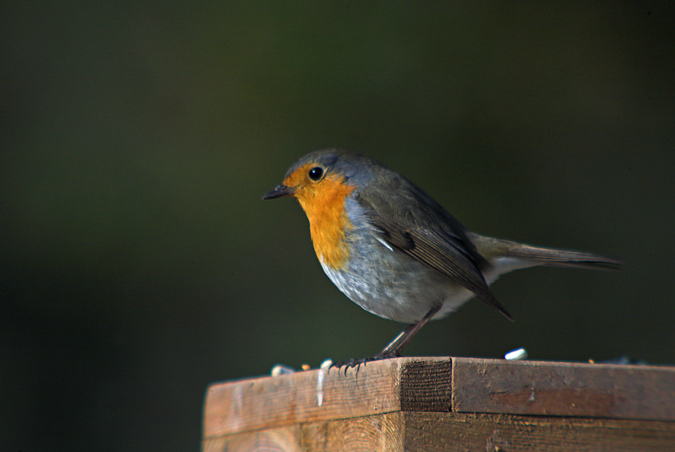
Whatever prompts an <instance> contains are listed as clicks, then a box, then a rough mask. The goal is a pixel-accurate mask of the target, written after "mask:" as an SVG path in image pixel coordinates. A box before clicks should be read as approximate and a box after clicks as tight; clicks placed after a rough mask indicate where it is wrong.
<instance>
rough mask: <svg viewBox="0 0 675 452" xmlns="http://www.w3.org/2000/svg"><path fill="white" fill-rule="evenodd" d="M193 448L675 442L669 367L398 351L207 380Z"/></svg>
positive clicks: (579, 447)
mask: <svg viewBox="0 0 675 452" xmlns="http://www.w3.org/2000/svg"><path fill="white" fill-rule="evenodd" d="M203 434H204V436H203V443H202V449H203V450H204V451H206V452H223V451H240V450H242V451H262V450H266V451H277V450H278V451H292V452H295V451H303V452H308V451H337V450H345V451H347V450H374V451H389V450H391V451H396V450H414V451H440V450H444V451H445V450H448V451H454V450H461V451H464V450H495V451H496V450H501V451H508V450H552V451H563V450H576V451H591V450H593V451H596V450H613V451H614V450H619V451H622V450H640V451H642V450H644V451H652V450H654V451H656V450H675V368H672V367H649V366H619V365H602V364H600V365H595V364H577V363H575V364H572V363H551V362H533V361H524V362H508V361H504V360H484V359H472V358H452V359H451V358H398V359H391V360H384V361H379V362H372V363H369V364H367V365H366V366H365V367H364V366H362V367H361V368H360V370H359V371H358V372H356V370H355V369H350V370H349V371H348V372H347V374H346V375H345V373H344V370H343V371H342V372H337V371H336V369H332V370H331V371H330V372H328V371H327V370H325V369H323V370H313V371H306V372H298V373H296V374H291V375H284V376H279V377H264V378H257V379H251V380H242V381H236V382H228V383H221V384H214V385H212V386H211V387H210V388H209V390H208V391H207V395H206V401H205V409H204V432H203Z"/></svg>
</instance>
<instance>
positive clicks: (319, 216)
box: [263, 148, 622, 372]
mask: <svg viewBox="0 0 675 452" xmlns="http://www.w3.org/2000/svg"><path fill="white" fill-rule="evenodd" d="M282 197H294V198H295V199H297V201H298V202H299V203H300V206H301V207H302V209H303V210H304V212H305V214H306V216H307V219H308V220H309V229H310V235H311V239H312V243H313V245H314V250H315V252H316V255H317V257H318V259H319V262H320V264H321V267H322V268H323V270H324V272H325V273H326V275H327V276H328V278H329V279H330V280H331V281H332V282H333V283H334V284H335V285H336V286H337V288H338V289H339V290H340V291H341V292H342V293H343V294H344V295H346V296H347V297H348V298H349V299H350V300H352V301H353V302H354V303H356V304H357V305H358V306H360V307H361V308H363V309H364V310H366V311H368V312H370V313H372V314H375V315H377V316H379V317H382V318H385V319H388V320H393V321H396V322H401V323H405V324H407V327H405V328H404V329H403V330H402V331H401V332H400V334H398V335H397V336H396V337H395V338H394V339H393V340H392V341H391V342H389V343H388V344H387V345H386V346H385V347H384V348H383V349H382V350H381V351H380V352H379V353H377V354H375V355H374V356H371V357H367V358H361V359H350V360H348V361H346V362H344V363H339V364H337V365H338V366H342V365H346V366H347V367H346V369H347V368H349V367H355V366H360V365H361V364H363V363H366V362H369V361H373V360H380V359H387V358H394V357H398V356H400V355H401V352H402V351H403V349H404V348H405V346H406V345H407V344H408V343H409V342H410V340H411V339H412V338H413V337H414V336H415V335H416V334H417V333H418V332H419V330H420V329H421V328H422V327H423V326H424V325H425V324H426V323H427V322H428V321H430V320H437V319H441V318H443V317H445V316H447V315H448V314H450V313H451V312H453V311H455V310H456V309H457V308H459V307H460V306H461V305H463V304H464V303H466V302H467V301H469V300H470V299H472V298H476V299H478V300H480V301H482V302H484V303H486V304H487V305H488V306H491V307H493V308H495V309H496V310H497V311H499V312H500V313H501V314H502V315H503V316H504V317H506V318H507V319H509V320H511V321H513V318H512V316H511V314H509V312H508V311H507V310H506V309H505V308H504V307H503V306H502V305H501V304H500V302H499V301H498V300H497V298H495V296H494V295H493V293H492V292H491V291H490V289H489V286H490V284H492V283H493V282H494V281H495V280H497V278H499V277H500V276H501V275H503V274H505V273H508V272H511V271H513V270H518V269H523V268H528V267H535V266H551V267H577V268H588V269H618V268H620V267H621V265H622V262H621V261H620V260H618V259H614V258H610V257H606V256H601V255H599V254H595V253H590V252H585V251H573V250H566V249H557V248H547V247H540V246H532V245H527V244H525V243H520V242H515V241H511V240H504V239H499V238H495V237H489V236H485V235H480V234H478V233H475V232H472V231H470V230H468V229H467V228H465V227H464V226H463V225H462V224H461V223H460V222H459V221H458V220H457V219H455V217H453V216H452V215H451V214H450V213H448V211H447V210H445V209H444V208H443V207H442V206H441V205H440V204H439V203H438V202H436V201H435V200H434V199H432V198H431V197H430V196H429V195H427V194H426V193H425V192H424V191H422V189H420V188H418V187H417V186H416V185H415V184H413V183H412V182H410V181H409V180H408V179H406V178H405V177H404V176H402V175H401V174H399V173H398V172H396V171H394V170H392V169H389V168H388V167H386V166H385V165H383V164H381V163H379V162H377V161H375V160H373V159H371V158H369V157H367V156H365V155H362V154H359V153H355V152H352V151H348V150H345V149H339V148H334V149H323V150H319V151H315V152H311V153H309V154H307V155H305V156H303V157H301V158H300V159H299V160H298V161H296V162H295V163H294V164H293V165H292V166H291V167H290V168H289V169H288V171H287V172H286V175H285V177H284V179H283V181H282V183H281V184H279V185H277V186H276V187H275V188H274V189H273V190H271V191H270V192H268V193H266V194H265V195H264V196H263V200H267V199H276V198H282ZM346 369H345V372H346Z"/></svg>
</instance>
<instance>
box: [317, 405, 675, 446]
mask: <svg viewBox="0 0 675 452" xmlns="http://www.w3.org/2000/svg"><path fill="white" fill-rule="evenodd" d="M403 416H404V419H405V431H406V436H405V445H404V448H403V449H399V450H406V451H428V452H431V451H444V452H445V451H457V452H460V451H461V452H464V451H467V450H480V451H495V452H496V451H551V452H563V451H574V452H601V451H608V452H609V451H612V452H616V451H635V452H651V451H663V452H665V451H670V452H672V451H673V450H675V423H673V422H657V421H628V420H615V419H590V418H564V417H539V416H516V415H503V414H500V415H493V414H467V413H420V412H413V413H403ZM315 450H319V449H315Z"/></svg>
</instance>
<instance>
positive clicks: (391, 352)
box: [329, 305, 441, 375]
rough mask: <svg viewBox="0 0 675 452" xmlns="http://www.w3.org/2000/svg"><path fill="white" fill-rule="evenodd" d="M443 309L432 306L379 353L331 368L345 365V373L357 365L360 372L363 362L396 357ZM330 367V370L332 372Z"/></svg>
mask: <svg viewBox="0 0 675 452" xmlns="http://www.w3.org/2000/svg"><path fill="white" fill-rule="evenodd" d="M440 309H441V306H440V305H439V306H435V307H433V308H431V310H430V311H429V312H427V315H425V316H424V317H423V318H422V320H420V321H419V322H416V323H411V324H410V325H408V326H407V327H406V328H405V329H404V330H403V331H401V332H400V333H399V334H398V336H396V337H395V338H394V340H393V341H391V342H390V343H389V344H388V345H387V346H386V347H384V348H383V349H382V351H381V352H380V353H378V354H377V355H375V356H372V357H370V358H361V359H353V358H352V359H349V360H347V361H345V362H343V363H333V364H331V365H330V368H332V367H337V368H338V369H340V368H342V367H343V366H345V375H346V374H347V369H349V368H350V367H356V372H357V373H358V371H359V368H360V367H361V364H364V365H365V364H366V363H368V362H370V361H377V360H380V359H387V358H396V357H397V356H399V355H400V354H401V352H402V351H403V349H404V348H405V346H406V345H408V342H410V340H411V339H412V338H413V337H414V336H415V335H416V334H417V332H418V331H419V330H420V329H421V328H422V327H423V326H424V325H426V323H427V322H428V321H429V320H431V318H432V317H433V316H435V315H436V314H437V313H438V311H439V310H440ZM330 368H329V372H330Z"/></svg>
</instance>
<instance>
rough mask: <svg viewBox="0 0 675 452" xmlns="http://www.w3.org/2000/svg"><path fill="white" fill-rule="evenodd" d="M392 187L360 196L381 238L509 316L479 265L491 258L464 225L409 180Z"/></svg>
mask: <svg viewBox="0 0 675 452" xmlns="http://www.w3.org/2000/svg"><path fill="white" fill-rule="evenodd" d="M392 188H396V190H394V191H387V193H386V196H382V195H377V194H373V193H365V195H366V196H360V199H359V201H360V203H361V204H362V205H363V206H364V207H365V208H366V210H367V211H368V217H369V221H370V223H371V225H372V226H373V227H374V228H375V230H376V231H377V233H379V234H381V237H380V238H381V239H383V240H384V241H385V242H386V243H388V244H389V245H391V246H392V247H393V248H395V249H396V250H398V251H400V252H402V253H405V254H407V255H408V256H410V257H412V258H413V259H416V260H417V261H419V262H421V263H423V264H425V265H428V266H429V267H431V268H433V269H434V270H436V271H438V272H439V273H441V274H443V275H445V276H447V277H448V278H449V279H450V280H451V281H452V282H454V283H455V284H457V285H459V286H461V287H464V288H466V289H468V290H470V291H471V292H473V293H474V294H475V295H476V297H477V298H478V299H480V300H481V301H483V302H485V303H487V304H488V305H490V306H492V307H494V308H496V309H498V310H499V311H500V312H501V313H502V314H504V315H505V316H506V317H507V318H508V319H510V320H511V315H510V314H509V313H508V312H507V311H506V309H504V307H502V305H501V304H500V303H499V302H498V301H497V299H496V298H495V296H494V295H493V294H492V292H490V289H489V288H488V285H487V283H486V282H485V279H484V278H483V274H482V273H481V271H480V268H479V266H480V265H489V264H487V262H485V260H484V259H483V257H482V256H481V255H480V254H478V252H477V251H476V249H475V248H474V246H473V244H472V243H471V242H470V241H469V239H468V238H467V237H466V234H465V232H464V227H463V226H462V225H461V224H460V223H459V222H458V221H457V220H455V219H454V218H453V217H452V216H451V215H450V214H449V213H447V212H446V211H445V210H444V209H443V208H442V207H441V206H440V205H439V204H437V203H436V202H435V201H433V200H432V199H431V198H429V196H427V195H426V194H425V193H424V192H422V191H421V190H420V189H419V188H417V187H415V186H414V185H412V184H411V183H410V182H408V181H407V180H405V179H403V180H402V181H399V182H398V183H397V186H396V187H392ZM379 193H382V192H381V191H380V192H379ZM400 206H406V207H405V208H401V207H400ZM430 212H432V214H430ZM394 218H395V219H396V220H392V219H394Z"/></svg>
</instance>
